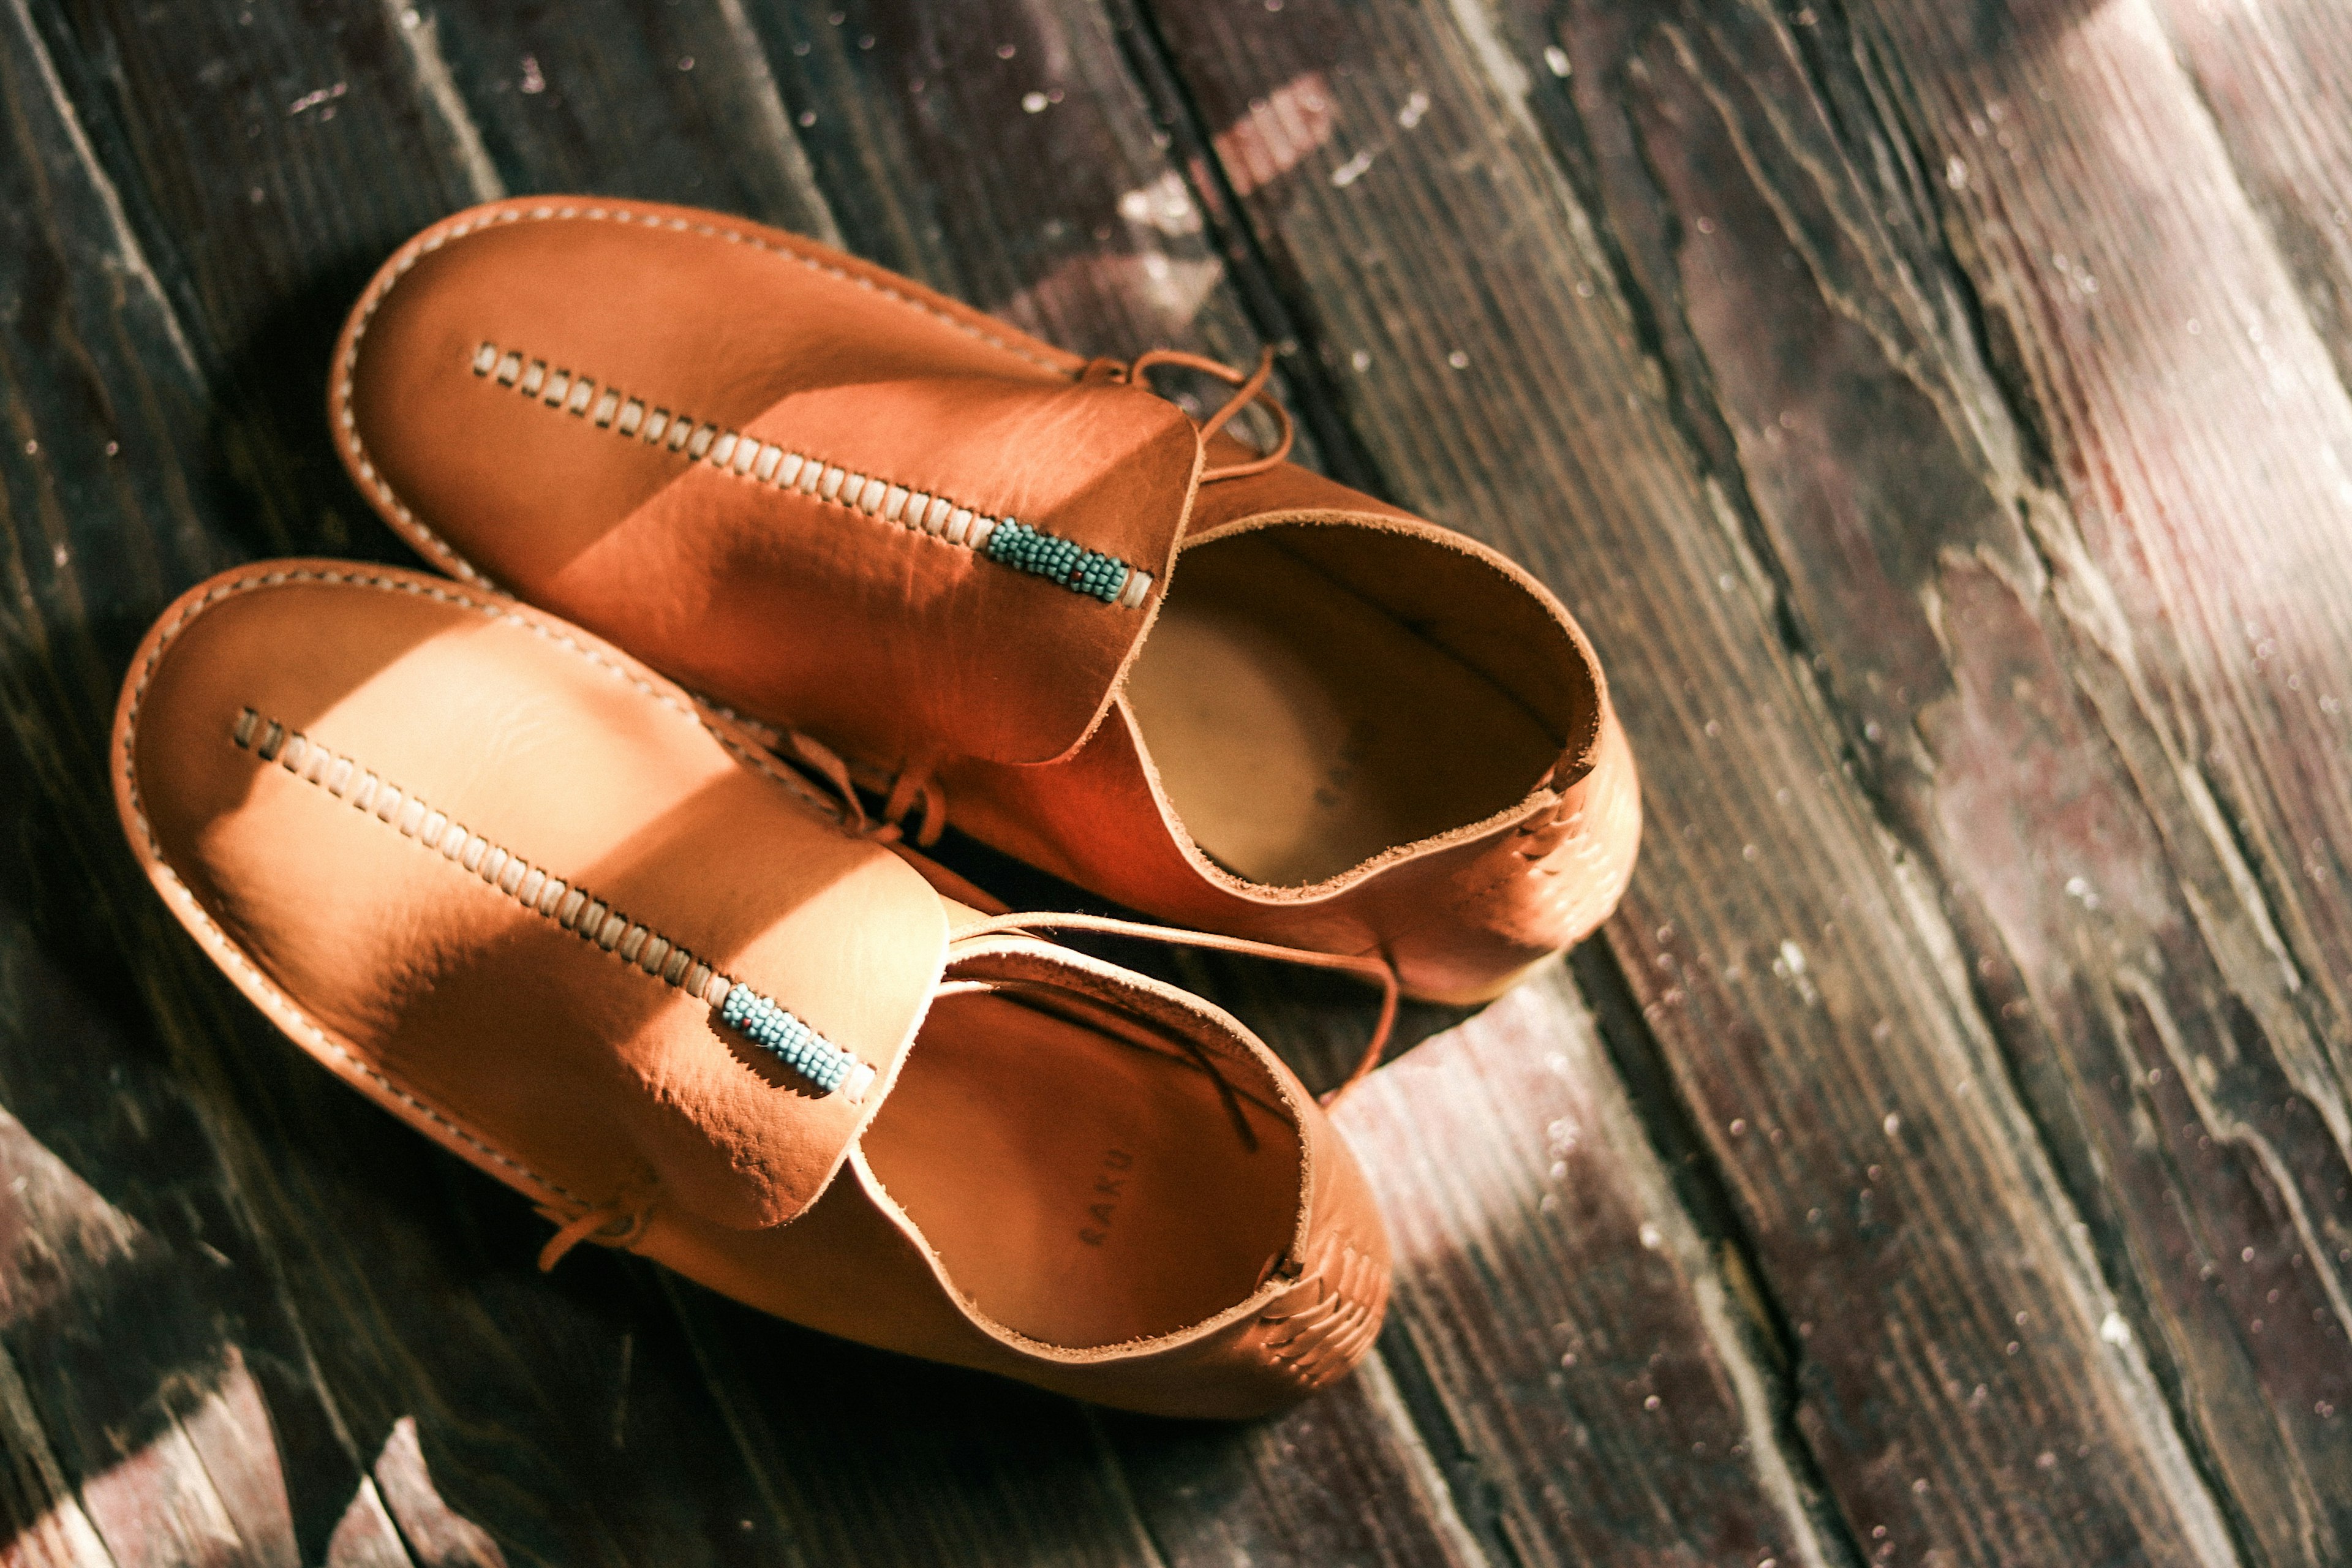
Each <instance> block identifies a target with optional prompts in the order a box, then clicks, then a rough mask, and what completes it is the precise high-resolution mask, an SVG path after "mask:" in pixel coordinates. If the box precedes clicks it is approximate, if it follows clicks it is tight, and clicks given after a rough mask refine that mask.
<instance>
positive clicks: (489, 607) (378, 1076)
mask: <svg viewBox="0 0 2352 1568" xmlns="http://www.w3.org/2000/svg"><path fill="white" fill-rule="evenodd" d="M286 583H341V584H347V585H349V586H352V587H359V588H372V589H374V590H376V591H377V592H380V593H404V594H418V595H424V596H425V597H426V598H429V599H436V600H439V601H441V602H443V603H446V604H452V605H462V606H464V607H466V608H467V609H472V610H476V611H478V612H480V613H481V614H484V615H488V616H496V617H497V618H499V619H500V620H502V621H506V622H509V623H511V624H512V625H515V626H521V627H523V628H524V629H525V630H527V631H529V632H530V633H532V634H533V635H534V636H537V637H545V638H546V639H547V640H549V641H550V642H552V643H554V644H556V645H557V646H558V647H565V648H569V649H570V650H571V651H572V652H573V653H575V654H577V655H579V656H580V657H581V658H584V659H586V660H588V661H589V662H590V663H591V664H593V665H596V666H598V667H599V668H603V669H604V670H606V671H607V672H609V673H610V674H612V675H614V676H615V677H617V678H619V679H625V680H627V681H628V682H629V683H630V684H631V685H632V686H634V687H635V689H637V690H639V691H641V692H643V693H644V694H645V695H646V696H648V697H651V698H652V699H654V700H656V701H657V702H659V703H660V704H661V705H662V706H663V707H665V708H667V709H670V710H673V711H675V712H677V713H678V714H679V715H680V716H682V717H683V718H685V719H686V720H687V721H688V722H689V723H691V724H693V725H694V726H695V727H696V728H697V729H699V730H701V731H704V732H705V733H707V734H709V736H710V737H711V738H712V739H713V740H715V741H717V742H719V744H720V745H722V746H724V747H726V748H727V751H728V752H729V754H730V755H732V756H733V757H734V758H735V759H736V760H737V761H738V762H740V763H743V764H744V765H745V766H747V767H749V768H751V770H752V771H754V772H755V773H761V774H763V775H765V776H766V777H768V778H771V779H773V780H774V781H775V782H776V783H778V784H782V785H783V786H784V788H785V789H786V790H788V791H790V792H791V793H792V794H793V795H795V796H796V797H798V798H799V799H801V800H803V801H805V802H806V803H807V804H808V805H811V806H813V807H814V808H815V809H816V810H818V811H820V812H822V813H824V815H825V816H827V817H829V818H831V819H832V820H834V821H835V822H838V821H839V820H840V818H839V815H838V814H837V813H836V812H835V811H834V810H832V809H831V807H830V806H829V805H827V804H826V803H825V802H824V801H823V800H820V799H819V798H818V797H817V796H815V795H813V794H812V793H810V791H809V790H808V789H807V788H806V786H804V785H803V784H800V783H798V782H797V781H796V780H793V779H792V778H790V777H788V776H787V775H785V774H783V773H779V772H777V770H776V769H775V767H774V766H773V765H772V764H771V763H769V762H768V761H767V759H765V758H764V757H761V756H759V755H758V754H756V753H755V752H751V751H749V750H748V749H746V748H745V747H743V746H741V745H740V744H738V743H737V742H735V741H734V740H733V739H732V738H731V737H729V736H727V735H723V734H720V733H719V731H717V730H715V729H713V728H712V727H711V726H710V725H709V724H708V723H705V722H704V721H703V720H702V719H701V718H700V717H699V716H698V714H696V713H695V712H694V711H693V710H691V709H689V708H688V707H687V706H686V705H684V704H682V703H680V702H679V701H678V700H677V699H676V698H673V697H671V696H670V695H669V694H668V693H667V692H665V691H663V690H661V689H659V688H657V687H656V686H655V685H653V684H652V683H651V682H650V681H646V680H644V679H639V678H637V677H635V676H634V675H631V674H630V673H629V672H628V671H627V670H625V669H624V668H621V667H620V666H619V665H617V664H614V662H613V661H612V660H610V659H608V658H604V657H603V656H602V655H600V654H599V653H597V652H596V650H595V649H593V648H590V647H583V646H582V645H581V644H580V643H579V642H577V641H575V640H574V639H573V638H572V637H567V636H564V635H562V633H560V632H557V631H554V630H553V629H552V628H551V627H549V626H545V625H543V624H541V622H538V621H536V620H533V619H532V618H531V617H530V616H524V615H520V614H519V613H517V612H516V611H515V609H514V608H513V606H512V605H500V604H485V603H483V602H482V601H481V600H478V599H472V598H468V597H467V596H466V595H464V594H461V593H457V592H453V591H451V590H449V589H446V588H440V587H436V586H432V585H429V584H420V583H414V582H403V581H401V580H400V579H398V578H394V577H386V576H380V575H368V574H360V573H350V572H299V571H298V572H265V573H260V574H256V575H253V576H247V577H238V578H235V579H233V580H231V581H229V582H226V583H220V584H215V585H214V586H213V588H212V590H211V591H210V592H208V593H206V594H205V595H202V596H201V597H199V598H197V599H195V600H194V601H193V602H192V603H190V604H188V605H185V606H184V608H183V609H182V610H181V611H180V613H179V614H178V615H177V616H173V618H172V620H171V621H170V623H169V624H167V625H166V626H163V629H162V630H161V631H159V632H158V633H157V634H156V637H155V646H154V647H153V648H152V649H151V650H150V651H149V653H148V655H147V660H146V662H145V663H144V664H142V665H141V666H140V667H139V676H138V679H136V680H135V681H134V682H133V683H132V684H131V700H130V703H129V705H128V706H127V707H126V708H125V710H124V711H123V715H122V772H123V776H124V778H125V779H126V781H127V782H128V784H129V791H130V796H131V816H133V817H134V818H135V819H136V820H137V821H138V824H139V832H140V835H141V837H143V838H145V839H146V841H147V849H148V852H149V854H150V855H151V856H152V858H153V861H154V864H155V867H156V868H157V869H158V870H159V871H161V872H162V873H163V876H164V877H165V878H167V879H169V880H170V882H171V884H172V886H173V888H175V889H178V891H179V896H180V897H181V898H182V899H184V900H186V906H187V910H188V911H189V913H190V914H191V915H193V916H194V919H195V920H196V921H197V923H199V924H200V925H202V926H203V927H204V928H205V930H206V931H210V932H212V934H213V936H214V938H215V942H216V943H217V945H218V949H219V951H221V952H225V953H226V954H227V955H228V958H229V961H230V962H231V963H234V964H235V965H236V967H237V968H239V969H241V970H243V971H244V972H245V973H247V975H249V976H251V977H252V979H253V982H254V984H255V985H256V986H257V988H258V989H260V990H261V991H262V992H264V993H265V994H268V996H270V997H271V998H272V999H274V1000H275V1001H276V1002H277V1004H278V1006H279V1007H281V1008H283V1009H284V1010H285V1011H286V1012H287V1013H288V1014H289V1015H291V1016H294V1017H296V1018H299V1020H301V1023H302V1026H303V1028H304V1029H306V1030H307V1031H309V1033H310V1037H311V1040H312V1042H313V1043H314V1044H317V1045H319V1046H320V1047H324V1048H325V1049H327V1050H330V1051H332V1052H333V1053H334V1054H335V1055H336V1056H338V1057H340V1058H342V1059H343V1060H344V1061H346V1062H348V1063H350V1064H351V1066H352V1068H354V1069H355V1070H357V1071H358V1072H360V1073H361V1074H362V1075H363V1076H365V1077H367V1078H370V1079H373V1080H374V1081H375V1082H376V1083H378V1084H380V1085H381V1086H382V1087H383V1090H384V1092H385V1093H387V1094H390V1095H391V1096H392V1097H393V1098H394V1099H395V1100H400V1101H401V1102H402V1103H403V1104H404V1105H408V1106H411V1107H413V1108H415V1110H417V1111H418V1113H420V1114H421V1115H423V1116H425V1118H426V1119H427V1120H429V1121H434V1122H436V1123H438V1124H439V1125H440V1126H442V1127H443V1128H446V1130H447V1131H449V1132H450V1133H451V1134H452V1135H454V1136H455V1137H456V1138H457V1140H458V1141H459V1142H463V1143H465V1144H467V1146H468V1147H470V1148H473V1149H477V1150H479V1151H480V1152H482V1153H483V1154H485V1155H487V1156H488V1157H489V1158H490V1159H492V1160H495V1161H497V1162H498V1163H499V1164H501V1165H504V1166H506V1167H507V1168H508V1169H509V1170H511V1171H514V1172H516V1173H520V1175H522V1176H523V1177H525V1178H526V1179H528V1180H530V1181H532V1182H535V1183H537V1184H539V1185H541V1186H542V1187H544V1188H545V1189H547V1190H548V1191H549V1192H551V1193H554V1194H558V1195H559V1196H561V1197H562V1198H563V1199H564V1200H565V1201H566V1202H567V1203H573V1204H583V1203H584V1202H585V1201H586V1200H584V1199H583V1198H581V1197H579V1196H578V1195H577V1194H573V1193H572V1192H570V1191H568V1190H567V1189H565V1188H564V1187H563V1186H562V1184H559V1183H556V1182H554V1181H551V1180H550V1179H549V1178H547V1177H545V1176H542V1175H541V1174H540V1173H538V1172H536V1171H533V1170H531V1169H530V1168H529V1167H528V1166H525V1165H522V1164H520V1163H517V1162H516V1161H514V1160H513V1159H510V1158H509V1157H508V1156H507V1155H505V1154H503V1153H501V1152H499V1151H498V1150H497V1149H494V1148H492V1147H491V1146H490V1145H489V1144H488V1143H486V1142H483V1141H482V1140H481V1139H480V1138H478V1137H477V1136H476V1135H475V1134H474V1133H473V1132H472V1131H469V1130H468V1129H467V1128H466V1127H465V1126H464V1125H463V1124H461V1123H459V1122H457V1121H453V1120H452V1119H450V1118H449V1117H447V1116H445V1115H443V1114H442V1113H441V1112H440V1111H439V1110H436V1109H435V1108H434V1107H433V1106H431V1105H429V1104H427V1103H426V1102H425V1101H424V1100H420V1099H418V1098H417V1097H416V1096H415V1094H413V1093H411V1092H410V1091H409V1090H408V1089H404V1088H403V1087H402V1086H401V1085H400V1084H398V1083H395V1082H394V1081H393V1080H392V1079H389V1078H387V1077H385V1076H384V1075H383V1073H382V1072H380V1071H378V1070H377V1069H376V1068H374V1067H373V1066H371V1065H369V1064H368V1063H367V1062H365V1061H362V1059H360V1058H358V1057H357V1056H354V1055H353V1054H352V1052H350V1051H348V1050H346V1049H344V1048H343V1047H342V1045H341V1043H340V1042H339V1041H337V1040H336V1039H335V1038H334V1037H332V1036H331V1035H329V1034H328V1033H327V1032H326V1031H325V1030H323V1029H321V1028H320V1026H318V1024H316V1023H315V1022H313V1021H312V1019H311V1017H310V1015H309V1014H308V1013H305V1012H304V1011H303V1010H302V1009H301V1008H300V1007H299V1006H298V1005H296V1004H295V1002H294V1000H293V999H292V998H291V997H289V996H288V995H287V994H285V993H284V992H283V991H281V990H279V989H278V986H277V985H276V984H274V983H273V982H271V981H270V979H269V978H268V976H267V975H265V974H263V973H261V972H260V971H259V970H258V969H257V968H256V967H254V965H253V964H252V963H250V962H249V961H248V960H247V958H246V956H245V953H244V952H243V950H241V949H240V948H239V947H238V946H237V945H236V942H235V941H233V940H232V939H231V938H230V937H229V935H228V933H227V932H226V931H223V930H222V929H221V928H220V925H219V924H218V922H216V921H214V919H213V918H212V916H211V914H210V913H208V912H207V911H206V910H205V907H204V905H203V904H202V903H201V902H200V901H198V900H197V898H196V896H195V894H194V892H193V891H192V890H191V889H189V887H188V885H187V884H186V883H185V882H184V881H182V880H181V879H180V874H179V872H177V871H176V870H174V869H173V868H172V864H171V862H170V860H168V859H167V858H165V857H164V854H163V842H162V841H161V840H160V839H158V838H157V837H155V825H154V823H153V822H152V821H151V820H150V819H149V817H148V816H147V801H146V797H145V796H143V795H141V794H140V791H139V769H138V754H139V712H140V709H141V707H142V705H143V704H144V702H145V700H146V697H147V688H148V687H149V686H150V685H151V684H152V682H153V681H154V679H155V671H156V668H158V667H159V666H160V665H161V664H162V663H163V653H164V650H165V649H167V648H169V647H171V646H172V644H173V642H174V641H175V640H176V639H177V638H178V637H179V635H180V632H181V629H182V628H183V627H184V626H186V625H187V624H188V623H189V622H190V621H191V620H194V618H195V617H196V616H198V615H200V614H202V613H203V612H204V611H205V610H206V609H209V608H210V607H212V606H213V605H215V604H218V603H219V602H220V601H221V600H223V599H226V598H228V597H230V596H231V595H236V594H243V593H249V592H251V591H252V590H254V589H256V588H274V587H277V586H279V585H280V584H286Z"/></svg>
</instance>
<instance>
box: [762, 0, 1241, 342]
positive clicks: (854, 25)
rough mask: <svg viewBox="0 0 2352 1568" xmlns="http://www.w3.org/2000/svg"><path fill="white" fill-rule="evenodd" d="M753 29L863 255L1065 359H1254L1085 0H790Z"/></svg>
mask: <svg viewBox="0 0 2352 1568" xmlns="http://www.w3.org/2000/svg"><path fill="white" fill-rule="evenodd" d="M754 26H755V27H756V28H757V29H758V30H759V32H760V34H761V37H763V38H764V39H766V40H767V42H768V45H769V52H770V55H771V57H772V58H773V59H774V60H775V62H776V70H777V75H778V78H779V79H780V80H782V82H783V83H784V84H785V90H786V93H787V95H788V96H789V97H791V99H792V100H793V102H795V103H797V104H801V105H803V106H804V107H803V110H801V118H802V119H803V120H804V121H806V123H805V125H804V126H803V130H802V137H803V142H805V144H806V145H807V147H808V149H809V157H810V161H811V163H812V165H813V166H814V168H815V170H816V173H817V177H818V179H819V180H820V181H821V182H822V184H823V185H824V190H825V193H826V197H827V200H828V201H829V203H830V204H831V205H832V208H833V210H834V212H835V215H836V216H837V218H838V221H839V222H840V224H841V228H842V233H843V236H844V243H845V244H846V245H847V246H849V247H850V248H852V249H853V250H855V251H856V252H857V253H858V254H859V255H862V256H867V257H870V258H873V259H875V260H877V261H879V262H881V263H883V264H884V265H885V266H888V267H894V268H899V269H900V270H902V271H905V272H908V274H910V275H912V276H914V277H918V278H920V279H923V280H924V281H925V282H927V283H929V284H931V285H932V286H933V287H935V288H938V289H943V290H945V291H947V292H950V293H952V294H954V295H956V296H957V297H958V298H960V299H964V300H970V301H971V303H973V304H975V305H978V306H980V307H981V308H982V310H991V311H993V312H995V313H997V314H999V315H1002V316H1003V317H1004V318H1005V319H1006V320H1008V321H1013V322H1014V323H1015V324H1017V325H1019V326H1021V327H1023V328H1024V329H1026V330H1027V331H1033V332H1035V333H1037V334H1038V335H1039V336H1041V337H1044V338H1046V339H1047V340H1049V341H1051V342H1056V343H1059V344H1061V345H1063V346H1064V347H1066V348H1069V349H1072V350H1074V351H1076V352H1077V353H1090V354H1091V353H1101V354H1111V355H1115V356H1118V357H1119V358H1130V357H1132V356H1133V355H1135V354H1137V353H1140V352H1142V350H1144V349H1146V348H1150V347H1152V346H1154V345H1160V344H1177V345H1181V346H1185V347H1189V348H1192V349H1193V350H1195V351H1196V352H1200V353H1211V354H1218V355H1223V356H1224V357H1227V358H1230V359H1251V358H1255V355H1256V353H1257V351H1258V337H1257V334H1256V332H1255V331H1254V330H1253V329H1252V327H1251V325H1250V323H1249V322H1248V321H1247V320H1246V318H1245V317H1244V314H1243V312H1242V311H1241V310H1239V309H1238V308H1237V305H1236V303H1235V300H1234V296H1233V292H1232V289H1231V288H1230V287H1229V286H1228V284H1227V281H1226V277H1225V269H1224V267H1223V263H1222V262H1221V261H1220V259H1219V258H1218V257H1217V256H1216V254H1215V252H1214V251H1213V248H1212V247H1211V245H1210V242H1209V237H1208V235H1207V233H1206V232H1205V229H1204V226H1203V225H1202V218H1201V212H1200V208H1199V206H1198V205H1196V204H1195V203H1194V201H1193V200H1192V195H1191V192H1190V191H1189V190H1188V189H1187V188H1186V185H1185V183H1184V180H1183V178H1182V175H1181V173H1180V172H1179V171H1178V170H1177V169H1176V168H1175V167H1174V166H1173V165H1172V164H1171V161H1170V160H1169V158H1168V155H1167V153H1166V152H1165V151H1164V149H1163V147H1162V146H1161V144H1160V138H1158V137H1157V136H1156V135H1155V132H1154V129H1153V126H1152V122H1151V119H1150V114H1149V112H1148V110H1147V109H1146V106H1145V104H1144V101H1143V99H1142V96H1141V94H1140V92H1139V89H1138V88H1137V85H1136V83H1135V81H1134V79H1132V77H1131V76H1130V75H1129V71H1128V69H1127V67H1126V64H1125V62H1124V60H1123V59H1122V58H1121V57H1120V53H1119V50H1118V42H1117V39H1116V38H1115V37H1114V36H1113V34H1112V32H1111V29H1110V27H1109V26H1108V22H1107V21H1106V19H1105V18H1104V16H1102V14H1101V12H1100V10H1099V9H1098V8H1097V7H1096V6H1093V5H1059V6H1055V7H1045V6H1034V5H1013V4H1004V3H1000V0H985V3H982V4H977V5H959V6H956V7H954V8H953V9H951V10H943V9H941V8H940V7H939V6H936V5H912V4H904V3H891V0H879V3H866V4H801V5H776V6H763V7H761V8H760V10H759V11H758V12H756V13H755V19H754Z"/></svg>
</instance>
